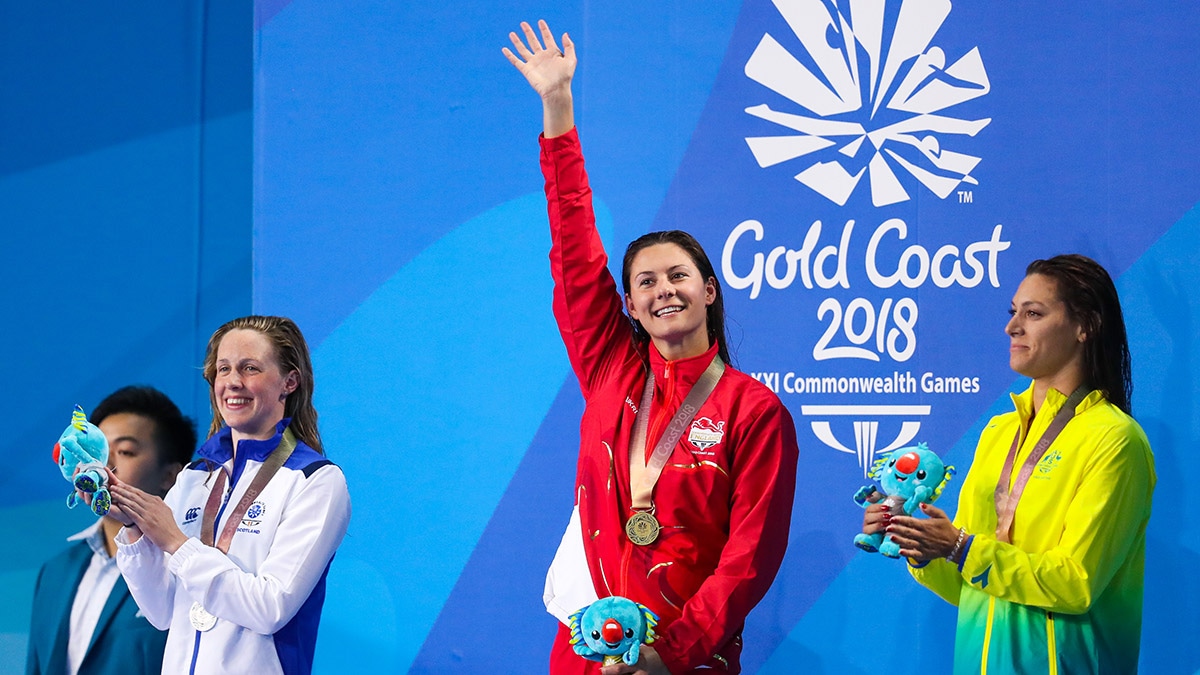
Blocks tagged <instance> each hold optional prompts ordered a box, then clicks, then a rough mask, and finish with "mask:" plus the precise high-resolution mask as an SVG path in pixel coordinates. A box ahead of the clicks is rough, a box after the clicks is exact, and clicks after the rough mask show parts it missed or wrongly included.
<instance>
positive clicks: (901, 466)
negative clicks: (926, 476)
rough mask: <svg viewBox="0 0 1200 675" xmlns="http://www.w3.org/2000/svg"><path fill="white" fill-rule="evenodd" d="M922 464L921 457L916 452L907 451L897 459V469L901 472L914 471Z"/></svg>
mask: <svg viewBox="0 0 1200 675" xmlns="http://www.w3.org/2000/svg"><path fill="white" fill-rule="evenodd" d="M920 464H921V458H920V457H918V456H917V453H915V452H906V453H904V454H903V455H901V456H900V459H898V460H896V470H897V471H899V472H900V473H912V472H914V471H916V470H917V467H918V466H919V465H920Z"/></svg>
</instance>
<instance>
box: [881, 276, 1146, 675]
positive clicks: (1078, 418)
mask: <svg viewBox="0 0 1200 675" xmlns="http://www.w3.org/2000/svg"><path fill="white" fill-rule="evenodd" d="M1010 314H1011V315H1012V318H1011V319H1010V320H1009V322H1008V325H1007V326H1006V328H1005V331H1006V332H1007V333H1008V335H1009V337H1010V338H1011V343H1010V348H1009V364H1010V366H1011V367H1012V369H1013V370H1015V371H1017V372H1018V373H1020V374H1021V375H1024V376H1026V377H1030V378H1032V379H1033V382H1032V384H1031V385H1030V387H1029V388H1028V389H1027V390H1026V391H1025V392H1024V393H1021V394H1019V395H1014V396H1013V397H1012V398H1013V403H1014V405H1015V410H1014V411H1013V412H1009V413H1005V414H1003V415H999V416H997V417H995V418H993V419H992V420H991V421H990V422H989V423H988V426H987V428H986V429H984V431H983V435H982V436H981V438H980V439H979V446H978V447H977V448H976V451H975V458H974V460H973V462H972V465H971V469H970V472H969V473H968V474H967V478H966V480H965V481H964V482H963V487H962V491H961V493H960V495H959V502H958V512H957V514H956V515H955V518H954V520H953V522H951V520H950V519H949V518H947V516H946V514H945V513H944V512H942V511H941V510H940V509H938V508H936V507H933V506H929V505H925V506H924V508H923V510H924V511H925V515H927V516H928V518H911V517H904V516H903V515H902V514H901V515H897V516H895V517H890V516H889V514H888V513H887V512H886V510H885V509H884V508H883V507H882V506H879V505H876V506H872V507H871V508H870V509H868V510H867V512H866V515H865V516H864V521H863V525H864V531H866V532H868V533H869V532H876V531H880V530H882V529H886V530H887V531H888V532H890V533H891V535H892V538H893V539H894V540H895V541H897V542H898V543H899V544H900V546H901V551H900V552H901V554H902V555H905V556H907V557H908V558H909V565H910V568H909V569H910V571H911V572H912V575H913V577H915V578H916V580H917V581H918V582H920V583H921V584H923V585H925V586H926V587H928V588H929V589H931V590H933V591H934V592H935V593H937V594H938V595H939V596H941V597H942V598H944V599H945V600H947V601H948V602H950V603H952V604H954V605H956V606H958V630H957V635H956V638H955V649H954V663H955V668H954V670H955V672H956V673H989V672H990V673H1133V672H1136V671H1137V662H1138V646H1139V641H1140V638H1141V624H1142V588H1143V574H1144V559H1145V551H1146V524H1147V522H1148V521H1149V518H1150V501H1151V495H1152V493H1153V491H1154V483H1155V474H1154V457H1153V455H1152V454H1151V452H1150V445H1149V443H1148V442H1147V440H1146V435H1145V433H1143V432H1142V428H1141V427H1140V426H1138V423H1137V422H1136V421H1134V420H1133V418H1132V417H1130V406H1129V400H1130V396H1131V393H1132V384H1131V376H1130V363H1129V362H1130V359H1129V347H1128V342H1127V340H1126V336H1125V322H1124V319H1123V317H1122V315H1121V307H1120V304H1119V301H1118V298H1117V291H1116V288H1115V287H1114V285H1113V282H1112V279H1111V278H1110V277H1109V275H1108V273H1107V272H1105V270H1104V268H1103V267H1101V266H1100V265H1099V264H1097V263H1096V262H1095V261H1093V260H1091V259H1089V258H1086V257H1084V256H1080V255H1062V256H1057V257H1054V258H1051V259H1049V260H1038V261H1034V262H1033V263H1031V264H1030V265H1029V267H1028V269H1026V276H1025V279H1024V280H1023V281H1022V282H1021V285H1020V287H1018V289H1017V292H1016V295H1014V296H1013V300H1012V308H1011V309H1010Z"/></svg>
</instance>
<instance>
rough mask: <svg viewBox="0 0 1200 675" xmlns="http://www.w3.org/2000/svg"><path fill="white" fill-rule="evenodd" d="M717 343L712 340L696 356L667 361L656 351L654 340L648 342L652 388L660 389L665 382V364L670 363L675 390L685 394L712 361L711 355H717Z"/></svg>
mask: <svg viewBox="0 0 1200 675" xmlns="http://www.w3.org/2000/svg"><path fill="white" fill-rule="evenodd" d="M717 351H718V344H717V342H716V341H715V340H714V341H713V343H712V345H711V346H710V347H709V348H708V351H706V352H704V353H703V354H698V355H696V356H689V357H687V358H686V359H676V360H674V361H667V360H666V359H665V358H663V355H662V354H660V353H658V348H657V347H655V346H654V342H653V341H651V342H650V343H649V352H650V370H651V371H652V372H653V373H654V388H655V389H658V390H662V389H663V388H664V387H665V386H666V383H667V372H666V371H667V364H668V363H669V364H671V378H672V379H674V380H675V391H676V392H677V393H682V394H684V395H686V393H687V391H688V390H690V389H691V388H692V385H693V384H695V383H696V380H699V379H700V376H701V375H703V374H704V371H705V369H706V368H708V364H709V363H712V360H713V357H714V356H716V355H717Z"/></svg>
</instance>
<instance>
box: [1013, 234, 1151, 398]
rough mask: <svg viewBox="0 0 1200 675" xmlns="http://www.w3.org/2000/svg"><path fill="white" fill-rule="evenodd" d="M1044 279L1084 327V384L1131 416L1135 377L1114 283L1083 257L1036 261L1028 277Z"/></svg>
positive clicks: (1031, 265)
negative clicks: (1038, 275) (1049, 282)
mask: <svg viewBox="0 0 1200 675" xmlns="http://www.w3.org/2000/svg"><path fill="white" fill-rule="evenodd" d="M1030 274H1041V275H1042V276H1045V277H1049V278H1051V279H1053V280H1054V281H1055V285H1056V286H1057V292H1058V299H1059V300H1061V301H1062V302H1063V304H1064V305H1066V306H1067V313H1068V315H1069V316H1070V317H1071V318H1072V319H1073V320H1075V321H1078V322H1079V324H1080V325H1081V326H1082V327H1083V331H1084V333H1086V334H1087V338H1086V339H1085V340H1084V343H1083V368H1084V384H1086V385H1088V386H1090V387H1092V388H1094V389H1100V390H1101V391H1103V392H1104V395H1105V397H1107V398H1108V400H1109V401H1111V402H1112V403H1113V405H1115V406H1117V407H1118V408H1120V409H1121V410H1123V411H1125V413H1126V414H1132V408H1131V406H1130V402H1131V401H1132V399H1133V376H1132V371H1131V365H1130V356H1129V340H1128V338H1127V337H1126V335H1125V317H1124V316H1123V315H1122V313H1121V301H1120V298H1118V297H1117V287H1116V286H1115V285H1114V284H1113V280H1112V277H1110V276H1109V275H1108V272H1107V271H1105V269H1104V268H1103V267H1101V266H1100V264H1099V263H1097V262H1096V261H1095V260H1092V259H1091V258H1088V257H1086V256H1082V255H1078V254H1069V255H1058V256H1054V257H1053V258H1050V259H1048V260H1035V261H1033V262H1031V263H1029V267H1027V268H1025V276H1029V275H1030Z"/></svg>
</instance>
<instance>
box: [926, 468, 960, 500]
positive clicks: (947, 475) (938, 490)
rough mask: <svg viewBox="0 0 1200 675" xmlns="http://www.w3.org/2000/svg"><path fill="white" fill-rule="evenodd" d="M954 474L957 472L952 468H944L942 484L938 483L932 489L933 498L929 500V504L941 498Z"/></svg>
mask: <svg viewBox="0 0 1200 675" xmlns="http://www.w3.org/2000/svg"><path fill="white" fill-rule="evenodd" d="M955 473H957V471H955V470H954V467H953V466H947V467H946V473H945V474H944V475H942V482H940V483H938V485H937V487H936V488H934V489H933V497H932V498H931V499H930V500H929V501H930V503H933V502H936V501H937V499H938V497H941V496H942V490H945V489H946V484H947V483H949V482H950V478H951V477H952V476H953V475H954V474H955Z"/></svg>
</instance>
